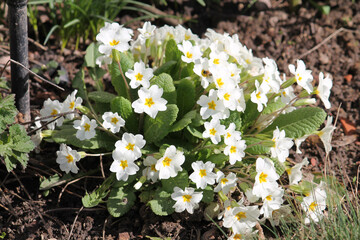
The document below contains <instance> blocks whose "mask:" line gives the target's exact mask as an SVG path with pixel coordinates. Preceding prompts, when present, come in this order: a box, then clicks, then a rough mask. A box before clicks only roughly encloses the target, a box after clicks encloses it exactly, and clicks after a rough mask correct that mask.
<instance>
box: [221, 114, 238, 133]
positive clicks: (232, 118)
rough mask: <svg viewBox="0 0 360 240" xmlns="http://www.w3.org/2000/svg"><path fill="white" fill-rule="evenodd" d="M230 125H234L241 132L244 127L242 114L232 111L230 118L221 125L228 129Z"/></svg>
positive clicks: (222, 121)
mask: <svg viewBox="0 0 360 240" xmlns="http://www.w3.org/2000/svg"><path fill="white" fill-rule="evenodd" d="M230 123H234V124H235V126H236V127H235V130H237V131H239V130H240V129H241V125H242V119H241V113H240V112H238V111H230V116H229V117H228V118H227V119H225V120H221V124H223V125H225V126H226V127H228V126H229V125H230Z"/></svg>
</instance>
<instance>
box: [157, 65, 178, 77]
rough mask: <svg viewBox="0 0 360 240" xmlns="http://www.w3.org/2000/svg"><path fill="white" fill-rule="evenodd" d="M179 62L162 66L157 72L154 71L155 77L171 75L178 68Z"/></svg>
mask: <svg viewBox="0 0 360 240" xmlns="http://www.w3.org/2000/svg"><path fill="white" fill-rule="evenodd" d="M176 64H177V62H176V61H169V62H166V63H164V64H163V65H161V66H160V67H158V68H157V69H156V70H155V71H154V75H155V76H157V75H160V74H162V73H168V74H170V73H171V71H172V70H173V68H174V67H175V66H176Z"/></svg>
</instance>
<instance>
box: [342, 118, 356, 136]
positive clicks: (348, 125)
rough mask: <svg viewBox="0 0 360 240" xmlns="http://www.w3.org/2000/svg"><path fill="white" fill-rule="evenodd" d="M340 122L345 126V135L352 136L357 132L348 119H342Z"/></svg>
mask: <svg viewBox="0 0 360 240" xmlns="http://www.w3.org/2000/svg"><path fill="white" fill-rule="evenodd" d="M340 122H341V124H342V126H343V129H344V132H345V135H350V134H353V133H355V132H356V127H355V124H354V123H352V122H350V121H349V120H348V119H345V118H340Z"/></svg>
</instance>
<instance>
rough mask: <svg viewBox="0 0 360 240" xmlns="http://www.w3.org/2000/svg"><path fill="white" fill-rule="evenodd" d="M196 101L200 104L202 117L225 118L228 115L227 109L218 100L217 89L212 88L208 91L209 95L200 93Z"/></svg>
mask: <svg viewBox="0 0 360 240" xmlns="http://www.w3.org/2000/svg"><path fill="white" fill-rule="evenodd" d="M196 103H197V104H199V105H200V106H201V108H200V115H201V117H202V119H208V118H209V117H210V116H212V117H213V118H219V119H225V118H228V117H229V116H230V111H229V109H227V108H225V106H224V104H223V102H222V101H220V100H218V97H217V91H216V90H214V89H211V90H210V91H209V96H205V95H202V96H201V97H200V99H199V100H198V101H197V102H196Z"/></svg>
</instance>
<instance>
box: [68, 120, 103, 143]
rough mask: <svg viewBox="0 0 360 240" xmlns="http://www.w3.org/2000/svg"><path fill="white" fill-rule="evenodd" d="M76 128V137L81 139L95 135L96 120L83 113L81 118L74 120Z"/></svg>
mask: <svg viewBox="0 0 360 240" xmlns="http://www.w3.org/2000/svg"><path fill="white" fill-rule="evenodd" d="M73 126H74V128H75V129H77V131H76V137H77V138H78V139H80V140H81V141H83V140H85V139H91V138H93V137H95V134H96V132H95V128H96V127H97V124H96V120H95V119H91V121H90V119H89V118H88V117H87V116H86V115H82V117H81V120H75V121H74V125H73Z"/></svg>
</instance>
